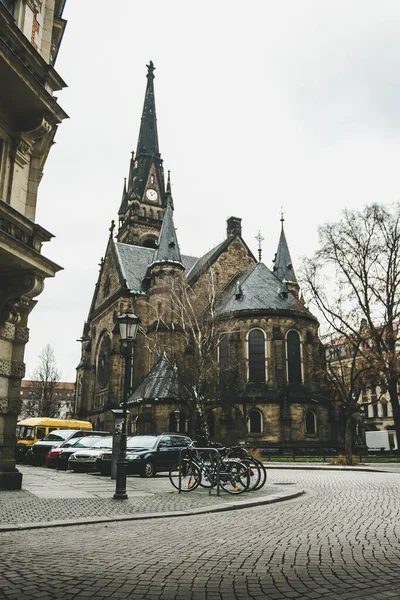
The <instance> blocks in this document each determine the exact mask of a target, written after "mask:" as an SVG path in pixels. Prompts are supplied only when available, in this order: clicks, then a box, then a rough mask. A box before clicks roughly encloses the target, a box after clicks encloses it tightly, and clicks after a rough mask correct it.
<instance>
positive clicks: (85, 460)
mask: <svg viewBox="0 0 400 600" xmlns="http://www.w3.org/2000/svg"><path fill="white" fill-rule="evenodd" d="M112 445H113V438H112V436H109V437H104V438H101V439H100V440H98V441H97V442H96V443H95V444H93V446H91V447H90V448H85V449H83V450H78V451H76V452H74V453H73V454H71V455H70V457H69V459H68V469H71V471H78V472H80V473H84V472H87V471H98V467H97V458H98V457H99V456H100V454H102V453H103V452H104V451H106V450H110V451H111V450H112Z"/></svg>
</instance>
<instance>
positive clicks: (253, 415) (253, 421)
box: [249, 409, 263, 433]
mask: <svg viewBox="0 0 400 600" xmlns="http://www.w3.org/2000/svg"><path fill="white" fill-rule="evenodd" d="M262 432H263V417H262V413H261V411H259V410H257V409H253V410H251V411H250V412H249V433H262Z"/></svg>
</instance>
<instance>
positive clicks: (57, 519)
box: [0, 465, 304, 531]
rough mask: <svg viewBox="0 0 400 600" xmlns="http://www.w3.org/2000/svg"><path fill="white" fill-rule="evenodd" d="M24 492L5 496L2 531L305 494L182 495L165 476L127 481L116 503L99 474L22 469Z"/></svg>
mask: <svg viewBox="0 0 400 600" xmlns="http://www.w3.org/2000/svg"><path fill="white" fill-rule="evenodd" d="M19 469H20V471H21V472H22V474H23V480H22V490H21V491H3V492H0V504H1V510H0V531H10V530H15V529H17V530H19V529H32V528H38V527H55V526H66V525H77V524H88V523H102V522H107V521H123V520H133V519H151V518H165V517H172V516H187V515H194V514H199V513H206V512H220V511H226V510H236V509H239V508H245V507H250V506H255V505H260V504H270V503H273V502H279V501H282V500H288V499H291V498H296V497H298V496H300V495H301V494H303V493H304V490H303V489H302V488H299V487H294V486H292V485H290V486H289V485H284V484H282V485H276V484H271V483H269V482H268V479H267V484H266V485H265V486H264V488H263V489H262V490H260V491H256V492H245V493H244V494H240V495H231V494H228V493H226V492H224V491H223V490H221V493H220V496H219V497H218V496H217V492H216V490H212V492H211V494H209V491H208V490H207V489H204V488H197V489H196V490H194V491H192V492H189V493H182V494H179V493H178V491H177V490H176V489H175V488H174V487H173V486H172V485H171V482H170V481H169V478H168V476H167V475H166V474H158V475H157V476H156V477H154V478H152V479H142V478H140V477H128V478H127V493H128V499H127V500H114V499H113V494H114V491H115V481H112V480H111V479H110V478H109V477H101V476H100V475H97V474H89V473H84V474H80V473H72V472H70V471H67V472H64V471H56V470H53V469H47V468H45V467H31V466H25V465H22V466H21V465H20V466H19Z"/></svg>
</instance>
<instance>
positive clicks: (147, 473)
mask: <svg viewBox="0 0 400 600" xmlns="http://www.w3.org/2000/svg"><path fill="white" fill-rule="evenodd" d="M155 474H156V472H155V469H154V464H153V463H152V462H151V461H150V460H146V461H145V463H144V465H143V471H142V473H141V475H140V476H141V477H154V475H155Z"/></svg>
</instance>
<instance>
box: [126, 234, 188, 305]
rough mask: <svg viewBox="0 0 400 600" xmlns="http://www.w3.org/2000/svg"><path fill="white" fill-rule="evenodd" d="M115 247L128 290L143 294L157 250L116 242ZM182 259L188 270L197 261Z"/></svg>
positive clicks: (184, 257) (183, 257) (186, 257)
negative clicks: (144, 282)
mask: <svg viewBox="0 0 400 600" xmlns="http://www.w3.org/2000/svg"><path fill="white" fill-rule="evenodd" d="M114 247H115V253H116V257H117V260H118V265H119V268H120V272H121V276H122V278H123V279H125V281H126V285H127V287H128V289H130V290H131V291H133V292H139V293H143V292H144V288H143V279H144V278H145V276H146V273H147V269H148V268H149V266H150V264H151V263H152V262H153V260H154V256H155V252H156V250H154V249H153V248H145V247H144V246H133V245H131V244H123V243H122V242H114ZM181 259H182V263H183V265H184V267H185V269H187V270H189V269H190V268H191V267H192V265H193V264H194V263H195V262H196V261H197V258H196V257H194V256H182V257H181Z"/></svg>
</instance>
